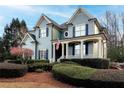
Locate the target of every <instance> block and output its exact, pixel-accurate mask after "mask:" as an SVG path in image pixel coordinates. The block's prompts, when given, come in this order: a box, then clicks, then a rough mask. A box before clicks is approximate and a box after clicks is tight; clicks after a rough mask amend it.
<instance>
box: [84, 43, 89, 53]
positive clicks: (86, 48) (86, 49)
mask: <svg viewBox="0 0 124 93" xmlns="http://www.w3.org/2000/svg"><path fill="white" fill-rule="evenodd" d="M88 44H89V43H88V42H86V43H85V54H86V55H88Z"/></svg>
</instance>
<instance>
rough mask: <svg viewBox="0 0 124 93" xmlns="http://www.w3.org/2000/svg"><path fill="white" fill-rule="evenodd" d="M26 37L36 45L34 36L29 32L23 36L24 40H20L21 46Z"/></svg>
mask: <svg viewBox="0 0 124 93" xmlns="http://www.w3.org/2000/svg"><path fill="white" fill-rule="evenodd" d="M27 36H29V37H30V38H31V39H32V41H34V42H35V43H37V40H36V37H35V35H34V34H30V33H29V32H27V33H26V34H25V36H24V38H23V39H22V41H21V44H22V43H23V41H24V40H25V39H26V37H27Z"/></svg>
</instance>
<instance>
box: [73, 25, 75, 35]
mask: <svg viewBox="0 0 124 93" xmlns="http://www.w3.org/2000/svg"><path fill="white" fill-rule="evenodd" d="M73 37H75V26H73Z"/></svg>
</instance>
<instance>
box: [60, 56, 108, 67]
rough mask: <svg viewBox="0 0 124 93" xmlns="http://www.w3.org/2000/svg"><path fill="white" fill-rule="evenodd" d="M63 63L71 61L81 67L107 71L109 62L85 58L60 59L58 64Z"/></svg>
mask: <svg viewBox="0 0 124 93" xmlns="http://www.w3.org/2000/svg"><path fill="white" fill-rule="evenodd" d="M65 61H72V62H75V63H77V64H80V65H82V66H88V67H92V68H98V69H108V68H109V60H107V59H101V58H85V59H61V60H60V62H62V63H65Z"/></svg>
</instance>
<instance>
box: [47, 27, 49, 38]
mask: <svg viewBox="0 0 124 93" xmlns="http://www.w3.org/2000/svg"><path fill="white" fill-rule="evenodd" d="M48 35H49V28H48V27H47V28H46V37H48Z"/></svg>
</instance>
